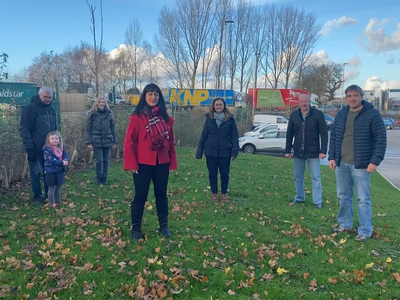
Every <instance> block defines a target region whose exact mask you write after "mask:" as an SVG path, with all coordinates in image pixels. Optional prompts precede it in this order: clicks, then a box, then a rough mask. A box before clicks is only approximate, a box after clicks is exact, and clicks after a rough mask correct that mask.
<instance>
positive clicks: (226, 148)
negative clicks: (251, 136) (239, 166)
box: [196, 98, 239, 202]
mask: <svg viewBox="0 0 400 300" xmlns="http://www.w3.org/2000/svg"><path fill="white" fill-rule="evenodd" d="M203 153H204V155H205V157H206V162H207V168H208V178H209V180H210V187H211V191H212V193H213V195H212V200H213V201H214V202H216V201H218V182H217V181H218V179H217V175H218V169H219V172H220V175H221V201H222V202H226V201H227V200H228V196H227V192H228V184H229V167H230V163H231V160H234V159H235V158H236V156H237V155H238V153H239V141H238V130H237V126H236V121H235V118H234V115H233V114H232V113H231V112H230V111H229V110H228V108H227V107H226V103H225V101H224V99H222V98H215V99H214V101H213V103H212V105H211V107H210V111H209V112H208V113H207V114H206V121H205V123H204V127H203V131H202V133H201V136H200V141H199V144H198V146H197V153H196V158H198V159H201V158H202V156H203Z"/></svg>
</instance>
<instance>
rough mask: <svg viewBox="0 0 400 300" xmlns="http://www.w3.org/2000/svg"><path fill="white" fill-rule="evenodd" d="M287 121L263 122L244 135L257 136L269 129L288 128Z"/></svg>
mask: <svg viewBox="0 0 400 300" xmlns="http://www.w3.org/2000/svg"><path fill="white" fill-rule="evenodd" d="M287 126H288V124H287V123H280V124H278V123H265V124H264V123H263V124H260V125H258V126H257V127H255V128H254V129H253V130H252V131H249V132H246V133H245V134H244V136H256V135H259V134H261V133H264V132H267V131H269V130H285V131H286V130H287Z"/></svg>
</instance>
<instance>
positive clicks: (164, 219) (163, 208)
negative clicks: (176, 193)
mask: <svg viewBox="0 0 400 300" xmlns="http://www.w3.org/2000/svg"><path fill="white" fill-rule="evenodd" d="M156 207H157V215H158V222H159V224H160V228H159V232H160V233H161V234H162V235H163V236H164V237H165V238H167V239H168V238H170V237H172V234H171V232H170V231H169V229H168V200H165V201H156Z"/></svg>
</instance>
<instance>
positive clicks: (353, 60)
mask: <svg viewBox="0 0 400 300" xmlns="http://www.w3.org/2000/svg"><path fill="white" fill-rule="evenodd" d="M347 64H348V65H349V66H351V67H360V66H361V65H362V64H361V61H360V58H359V57H358V56H357V55H354V56H353V57H352V58H351V59H350V60H349V61H348V62H347Z"/></svg>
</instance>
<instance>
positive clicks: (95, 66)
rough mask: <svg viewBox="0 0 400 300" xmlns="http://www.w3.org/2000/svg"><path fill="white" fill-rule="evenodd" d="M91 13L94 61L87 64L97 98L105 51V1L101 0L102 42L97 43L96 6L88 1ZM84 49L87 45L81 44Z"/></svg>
mask: <svg viewBox="0 0 400 300" xmlns="http://www.w3.org/2000/svg"><path fill="white" fill-rule="evenodd" d="M86 3H87V5H88V8H89V11H90V22H91V23H92V27H90V31H91V32H92V35H93V48H92V50H93V61H92V62H90V61H89V60H87V64H88V66H89V68H90V70H91V72H92V73H93V75H94V79H95V89H96V97H98V95H99V87H100V82H99V66H100V59H101V57H102V51H103V1H102V0H100V42H99V43H97V38H98V37H97V35H96V19H95V12H96V6H93V5H90V4H89V2H88V0H86ZM81 45H82V48H85V44H84V43H83V42H81Z"/></svg>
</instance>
